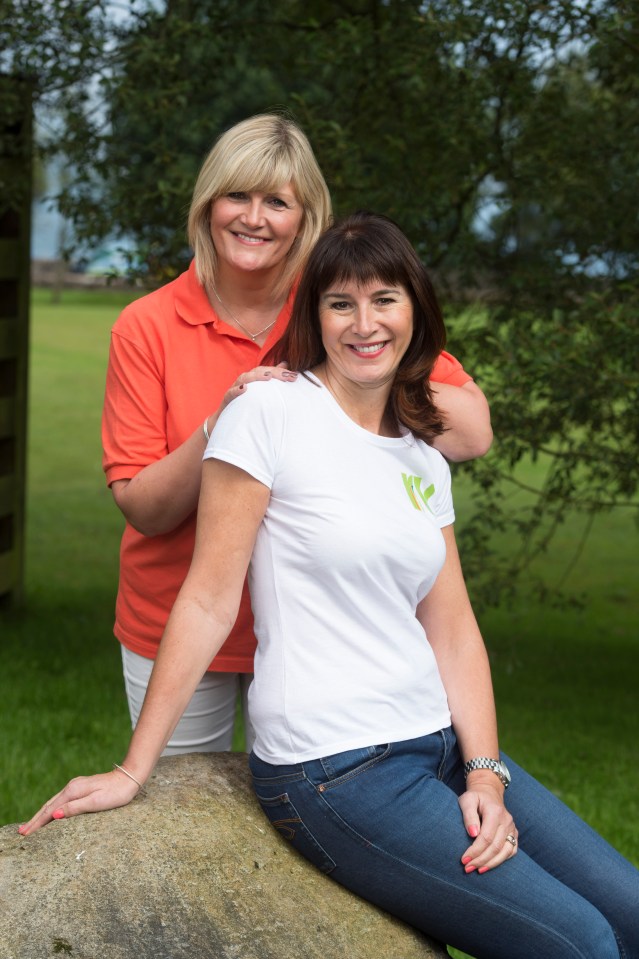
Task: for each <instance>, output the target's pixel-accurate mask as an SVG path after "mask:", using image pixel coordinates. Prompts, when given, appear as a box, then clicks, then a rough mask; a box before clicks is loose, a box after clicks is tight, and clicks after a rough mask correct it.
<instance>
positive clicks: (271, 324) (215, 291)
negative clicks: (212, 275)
mask: <svg viewBox="0 0 639 959" xmlns="http://www.w3.org/2000/svg"><path fill="white" fill-rule="evenodd" d="M213 292H214V293H215V295H216V297H217V298H218V300H219V301H220V303H221V304H222V306H223V307H224V309H225V310H226V312H227V313H228V315H229V316H230V317H231V319H232V320H233V322H234V323H237V325H238V326H239V328H240V329H241V330H242V332H243V333H246V335H247V336H249V337H250V338H251V339H252V340H253V342H254V343H255V341H256V340H257V338H258V336H261V335H262V333H266V332H267V330H270V328H271V327H272V326H275V323H276V321H277V317H275V319H274V320H272V321H271V322H270V323H269V324H268V326H265V327H264V329H263V330H260V331H259V332H258V333H251V331H250V330H247V329H246V327H245V326H244V324H243V323H240V321H239V320H238V318H237V317H236V315H235V313H233V312H232V311H231V310H229V308H228V306H227V305H226V303H225V302H224V300H223V299H222V297H221V296H220V294H219V293H218V292H217V290H216V289H215V285H214V286H213Z"/></svg>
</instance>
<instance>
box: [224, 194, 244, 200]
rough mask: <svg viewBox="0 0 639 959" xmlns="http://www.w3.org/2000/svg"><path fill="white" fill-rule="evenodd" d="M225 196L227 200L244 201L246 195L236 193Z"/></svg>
mask: <svg viewBox="0 0 639 959" xmlns="http://www.w3.org/2000/svg"><path fill="white" fill-rule="evenodd" d="M226 195H227V197H228V198H229V200H245V199H246V193H239V192H236V193H227V194H226Z"/></svg>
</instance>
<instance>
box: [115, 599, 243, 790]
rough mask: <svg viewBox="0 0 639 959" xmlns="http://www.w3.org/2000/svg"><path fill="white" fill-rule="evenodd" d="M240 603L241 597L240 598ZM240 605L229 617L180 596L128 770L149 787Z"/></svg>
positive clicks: (127, 762) (130, 752)
mask: <svg viewBox="0 0 639 959" xmlns="http://www.w3.org/2000/svg"><path fill="white" fill-rule="evenodd" d="M238 603H239V593H238ZM236 615H237V603H234V605H233V609H231V610H229V611H228V612H220V610H219V609H218V608H205V607H204V606H203V605H202V604H201V603H200V602H199V601H198V600H197V599H196V598H194V597H189V596H187V597H182V596H179V597H178V599H177V600H176V603H175V606H174V608H173V611H172V613H171V616H170V618H169V621H168V623H167V627H166V630H165V633H164V636H163V638H162V643H161V646H160V651H159V654H158V657H157V659H156V661H155V665H154V667H153V673H152V675H151V680H150V682H149V687H148V690H147V693H146V697H145V700H144V706H143V707H142V712H141V714H140V719H139V721H138V723H137V726H136V728H135V731H134V733H133V736H132V739H131V742H130V745H129V749H128V752H127V755H126V757H125V759H124V765H125V766H126V768H127V769H128V770H129V771H130V772H132V773H133V774H134V775H135V777H136V778H137V779H138V780H139V781H140V782H144V781H145V780H146V779H148V777H149V776H150V774H151V772H152V770H153V768H154V766H155V764H156V763H157V761H158V759H159V757H160V755H161V754H162V752H163V750H164V747H165V746H166V744H167V742H168V741H169V739H170V737H171V734H172V732H173V730H174V729H175V726H176V725H177V723H178V722H179V719H180V717H181V715H182V713H183V712H184V709H185V707H186V706H187V704H188V702H189V700H190V699H191V697H192V695H193V692H194V690H195V688H196V686H197V684H198V682H199V681H200V679H201V678H202V676H203V674H204V672H205V671H206V669H207V667H208V665H209V663H210V662H211V660H212V659H213V658H214V656H215V655H216V653H217V652H218V650H219V649H220V647H221V646H222V644H223V642H224V641H225V639H226V638H227V636H228V634H229V633H230V631H231V628H232V626H233V623H234V621H235V617H236Z"/></svg>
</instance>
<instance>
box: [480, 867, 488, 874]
mask: <svg viewBox="0 0 639 959" xmlns="http://www.w3.org/2000/svg"><path fill="white" fill-rule="evenodd" d="M477 872H479V873H482V872H488V866H482V867H481V869H478V870H477Z"/></svg>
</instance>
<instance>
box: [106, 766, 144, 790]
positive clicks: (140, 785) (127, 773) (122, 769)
mask: <svg viewBox="0 0 639 959" xmlns="http://www.w3.org/2000/svg"><path fill="white" fill-rule="evenodd" d="M113 768H114V769H119V770H120V772H121V773H124V775H125V776H128V777H129V779H132V780H133V782H134V783H135V785H136V786H139V787H140V789H141V790H142V792H143V793H144V794H145V795H146V789H145V788H144V786H143V785H142V783H141V782H140V780H139V779H136V778H135V776H134V775H133V773H130V772H129V770H128V769H125V768H124V766H120V765H118V763H113Z"/></svg>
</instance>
